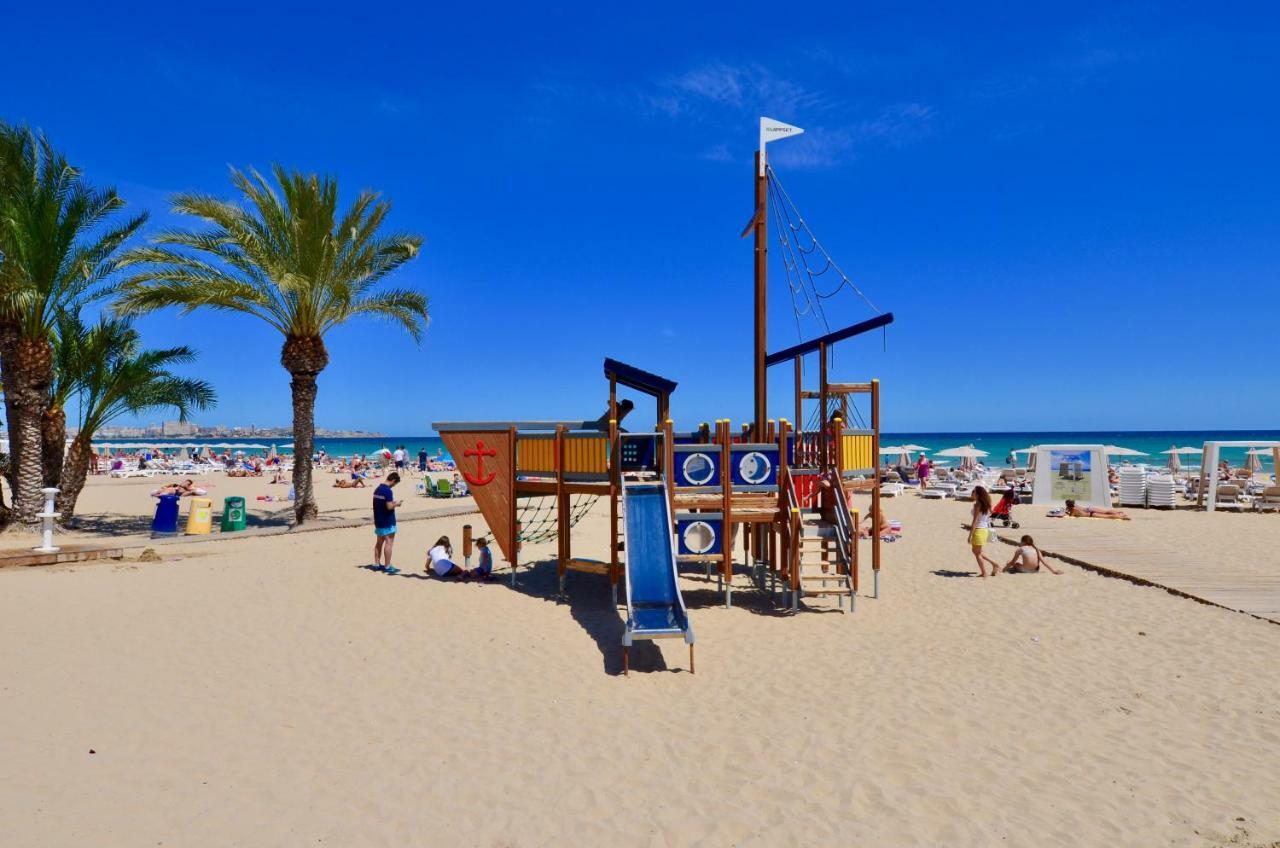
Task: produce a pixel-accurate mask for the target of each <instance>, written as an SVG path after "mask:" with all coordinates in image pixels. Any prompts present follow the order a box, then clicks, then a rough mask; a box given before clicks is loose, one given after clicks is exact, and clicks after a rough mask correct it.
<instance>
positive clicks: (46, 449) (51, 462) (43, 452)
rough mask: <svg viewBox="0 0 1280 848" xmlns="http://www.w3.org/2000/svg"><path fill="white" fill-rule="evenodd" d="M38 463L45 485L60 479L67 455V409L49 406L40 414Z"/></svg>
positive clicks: (53, 483)
mask: <svg viewBox="0 0 1280 848" xmlns="http://www.w3.org/2000/svg"><path fill="white" fill-rule="evenodd" d="M40 443H41V444H40V463H41V466H42V469H43V474H44V484H45V485H46V486H57V485H58V483H59V481H60V480H61V479H62V463H63V460H64V459H65V457H66V455H67V411H66V410H65V409H63V408H62V407H61V406H49V407H48V408H46V409H45V411H44V412H43V413H42V414H41V416H40Z"/></svg>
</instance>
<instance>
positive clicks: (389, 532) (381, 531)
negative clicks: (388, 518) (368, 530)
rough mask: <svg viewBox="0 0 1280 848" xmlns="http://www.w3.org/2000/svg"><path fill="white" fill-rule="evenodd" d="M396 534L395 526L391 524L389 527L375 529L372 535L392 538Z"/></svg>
mask: <svg viewBox="0 0 1280 848" xmlns="http://www.w3.org/2000/svg"><path fill="white" fill-rule="evenodd" d="M395 534H396V526H395V525H394V524H392V525H391V526H390V527H375V528H373V535H375V536H394V535H395Z"/></svg>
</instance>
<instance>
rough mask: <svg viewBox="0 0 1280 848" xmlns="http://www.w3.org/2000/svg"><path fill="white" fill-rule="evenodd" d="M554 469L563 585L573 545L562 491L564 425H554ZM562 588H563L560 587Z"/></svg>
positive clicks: (557, 535) (558, 547)
mask: <svg viewBox="0 0 1280 848" xmlns="http://www.w3.org/2000/svg"><path fill="white" fill-rule="evenodd" d="M554 457H555V468H556V548H557V554H558V556H559V558H560V568H559V571H560V580H561V582H562V583H563V581H564V575H565V572H566V571H568V569H569V560H570V559H571V558H572V556H573V553H572V550H573V545H572V540H571V539H570V538H569V534H570V528H569V493H568V492H566V491H565V489H564V425H563V424H557V425H556V437H555V453H554ZM562 588H563V586H562Z"/></svg>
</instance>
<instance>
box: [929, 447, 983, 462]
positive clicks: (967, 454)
mask: <svg viewBox="0 0 1280 848" xmlns="http://www.w3.org/2000/svg"><path fill="white" fill-rule="evenodd" d="M934 456H957V457H960V458H962V459H977V458H978V457H982V456H990V454H989V453H987V452H986V451H984V450H978V449H977V448H975V447H974V446H973V445H961V446H960V447H958V448H947V449H946V450H940V451H938V452H937V453H935V454H934Z"/></svg>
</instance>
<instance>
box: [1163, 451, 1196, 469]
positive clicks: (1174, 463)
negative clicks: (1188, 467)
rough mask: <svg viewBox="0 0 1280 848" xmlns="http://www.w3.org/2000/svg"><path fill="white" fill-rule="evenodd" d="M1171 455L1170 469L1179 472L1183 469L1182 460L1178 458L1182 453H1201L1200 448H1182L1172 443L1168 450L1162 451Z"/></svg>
mask: <svg viewBox="0 0 1280 848" xmlns="http://www.w3.org/2000/svg"><path fill="white" fill-rule="evenodd" d="M1160 453H1167V454H1168V455H1169V462H1168V466H1169V470H1170V471H1172V472H1173V473H1174V474H1177V473H1178V472H1179V471H1181V470H1182V461H1181V460H1179V459H1178V456H1179V455H1181V454H1199V453H1200V448H1180V447H1178V446H1177V445H1170V446H1169V449H1168V450H1163V451H1160Z"/></svg>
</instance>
